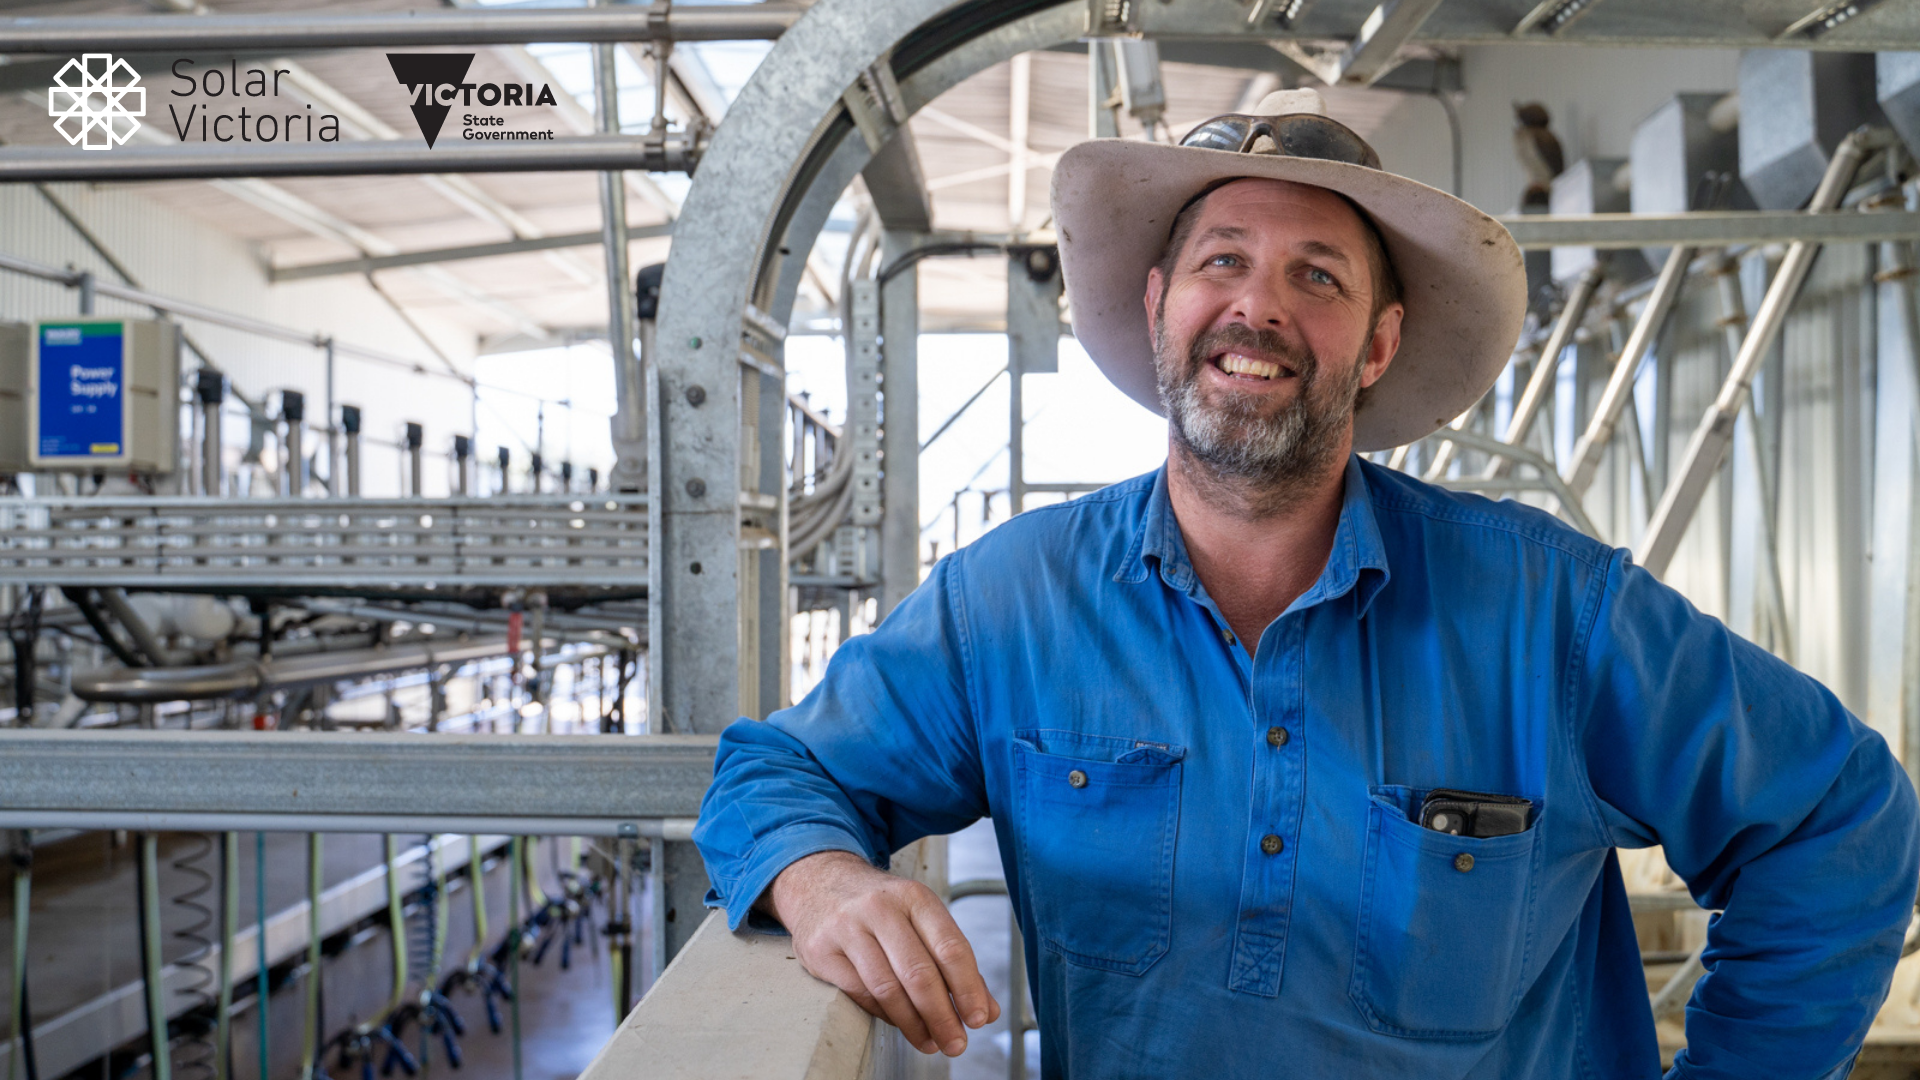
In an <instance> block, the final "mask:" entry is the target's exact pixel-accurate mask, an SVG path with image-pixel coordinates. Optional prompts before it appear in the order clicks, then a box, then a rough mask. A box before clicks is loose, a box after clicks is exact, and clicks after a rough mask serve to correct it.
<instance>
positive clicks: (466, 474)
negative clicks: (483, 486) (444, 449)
mask: <svg viewBox="0 0 1920 1080" xmlns="http://www.w3.org/2000/svg"><path fill="white" fill-rule="evenodd" d="M472 472H473V440H472V439H469V438H467V437H466V436H465V435H455V436H454V437H453V493H454V494H455V495H458V496H461V497H462V498H464V497H466V496H468V495H471V494H473V477H472V475H471V474H472Z"/></svg>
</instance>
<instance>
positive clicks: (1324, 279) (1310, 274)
mask: <svg viewBox="0 0 1920 1080" xmlns="http://www.w3.org/2000/svg"><path fill="white" fill-rule="evenodd" d="M1307 280H1308V281H1311V282H1313V283H1314V284H1315V285H1337V284H1339V283H1338V282H1336V281H1334V280H1333V275H1332V274H1329V273H1327V272H1326V271H1325V270H1322V269H1320V268H1319V267H1317V266H1315V267H1312V268H1310V269H1308V271H1307Z"/></svg>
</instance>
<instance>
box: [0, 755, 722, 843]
mask: <svg viewBox="0 0 1920 1080" xmlns="http://www.w3.org/2000/svg"><path fill="white" fill-rule="evenodd" d="M717 741H718V740H717V737H715V736H701V735H455V734H438V735H431V736H422V735H415V734H402V733H389V732H381V733H371V734H352V735H348V734H336V733H331V732H305V731H265V732H256V731H45V730H34V729H8V730H0V828H23V827H27V826H26V825H23V824H21V821H24V820H28V819H30V820H32V822H33V825H32V827H34V828H52V827H56V826H60V825H63V824H65V825H68V826H70V827H87V826H88V825H89V824H91V823H94V822H95V821H96V820H98V819H101V818H102V816H103V815H154V816H156V817H167V816H172V817H173V818H174V819H175V820H181V819H184V818H189V817H192V816H195V815H226V816H234V815H247V816H248V820H249V821H250V822H254V824H249V825H247V826H246V828H248V829H262V830H268V831H271V830H272V829H274V828H275V827H278V828H281V829H285V830H287V831H296V832H306V831H353V830H348V829H343V828H342V826H343V825H344V824H352V825H354V826H355V827H356V828H358V827H360V826H363V825H364V824H365V821H363V820H361V819H381V818H384V819H391V821H392V822H398V821H405V822H409V823H410V824H408V825H407V828H408V829H409V830H424V829H426V828H428V827H429V823H431V825H430V827H432V828H441V827H443V826H445V825H446V824H448V823H450V822H455V821H460V822H467V821H490V822H498V823H506V820H507V819H513V823H514V825H515V828H513V829H512V830H511V831H513V832H516V833H519V834H521V835H529V834H534V833H545V834H548V835H569V836H577V835H594V834H599V835H631V836H642V835H646V831H647V828H651V829H653V830H655V831H658V830H660V829H661V828H662V826H660V825H653V826H648V827H646V828H643V823H645V822H650V821H653V822H658V821H661V820H663V819H676V818H679V819H684V818H691V817H694V816H696V815H697V814H698V813H699V811H700V798H701V796H702V795H704V794H705V793H706V790H707V786H708V784H709V783H711V782H712V779H713V755H714V748H715V746H716V744H717ZM423 808H431V810H430V813H422V812H421V811H422V809H423ZM9 815H19V817H18V818H14V817H10V816H9ZM330 821H332V823H331V824H330ZM276 823H278V824H277V826H276ZM390 824H391V822H390ZM622 826H627V828H625V829H624V830H623V829H622ZM459 831H466V830H465V829H464V828H461V829H460V830H459ZM476 831H489V830H476Z"/></svg>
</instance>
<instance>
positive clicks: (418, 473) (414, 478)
mask: <svg viewBox="0 0 1920 1080" xmlns="http://www.w3.org/2000/svg"><path fill="white" fill-rule="evenodd" d="M425 442H426V431H425V430H424V429H423V428H421V426H420V425H419V424H415V423H408V424H407V494H408V495H411V496H412V497H414V498H416V499H417V498H419V497H420V496H422V495H424V494H426V492H425V490H424V482H425V477H424V476H423V475H422V462H421V454H422V447H423V445H424V444H425Z"/></svg>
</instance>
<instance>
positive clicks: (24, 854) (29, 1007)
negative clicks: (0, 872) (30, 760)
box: [12, 830, 40, 1080]
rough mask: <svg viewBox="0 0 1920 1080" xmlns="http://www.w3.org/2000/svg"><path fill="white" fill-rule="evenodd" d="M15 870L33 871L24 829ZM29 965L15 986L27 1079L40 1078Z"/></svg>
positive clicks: (16, 839)
mask: <svg viewBox="0 0 1920 1080" xmlns="http://www.w3.org/2000/svg"><path fill="white" fill-rule="evenodd" d="M12 856H13V872H14V873H15V874H16V875H18V874H30V873H32V872H33V838H32V834H30V833H28V832H26V831H25V830H22V831H20V832H16V833H14V834H13V844H12ZM27 974H28V972H27V965H26V964H25V963H24V962H22V963H21V965H20V985H19V986H17V987H15V988H14V989H15V990H17V991H18V992H19V994H20V1009H19V1013H18V1015H19V1017H20V1030H19V1031H18V1032H17V1033H16V1034H18V1035H19V1037H20V1057H21V1058H22V1060H24V1061H25V1063H26V1066H27V1080H40V1066H39V1065H38V1064H37V1063H36V1062H35V1060H34V1056H33V1000H32V998H30V997H29V996H28V994H27Z"/></svg>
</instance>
